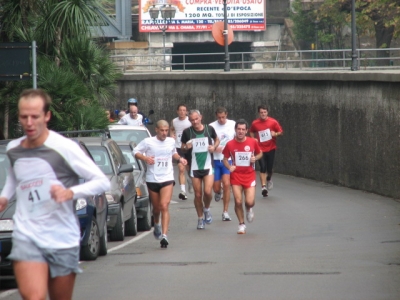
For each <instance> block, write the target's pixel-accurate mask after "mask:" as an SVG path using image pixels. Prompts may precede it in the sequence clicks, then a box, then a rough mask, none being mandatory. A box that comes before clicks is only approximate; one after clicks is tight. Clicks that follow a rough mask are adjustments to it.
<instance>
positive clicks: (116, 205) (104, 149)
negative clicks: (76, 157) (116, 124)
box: [77, 137, 137, 241]
mask: <svg viewBox="0 0 400 300" xmlns="http://www.w3.org/2000/svg"><path fill="white" fill-rule="evenodd" d="M77 139H78V140H79V141H82V142H84V143H85V145H86V146H87V148H88V149H89V151H90V153H91V155H92V156H93V159H94V161H95V163H96V165H97V166H99V168H100V169H101V170H102V171H103V173H104V174H105V175H106V176H107V177H108V178H109V179H110V182H111V189H110V190H109V191H107V192H106V198H107V202H108V220H107V228H108V231H109V233H110V240H112V241H122V240H124V237H125V235H127V236H134V235H136V234H137V217H136V209H135V203H136V201H137V194H136V186H135V181H134V178H133V174H132V172H133V167H132V165H131V164H129V163H128V162H127V161H126V160H125V157H124V155H123V154H122V152H121V149H120V148H119V147H118V145H117V144H116V142H115V141H113V140H112V139H108V138H104V137H79V138H77Z"/></svg>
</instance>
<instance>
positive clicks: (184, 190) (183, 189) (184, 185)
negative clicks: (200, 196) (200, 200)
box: [181, 184, 186, 193]
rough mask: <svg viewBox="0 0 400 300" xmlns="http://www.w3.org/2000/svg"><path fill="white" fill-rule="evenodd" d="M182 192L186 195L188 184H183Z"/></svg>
mask: <svg viewBox="0 0 400 300" xmlns="http://www.w3.org/2000/svg"><path fill="white" fill-rule="evenodd" d="M181 191H182V192H185V193H186V184H181Z"/></svg>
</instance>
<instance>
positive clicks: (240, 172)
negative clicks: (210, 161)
mask: <svg viewBox="0 0 400 300" xmlns="http://www.w3.org/2000/svg"><path fill="white" fill-rule="evenodd" d="M247 130H248V125H247V122H246V121H245V120H243V119H240V120H238V121H236V124H235V132H236V136H235V138H234V139H233V140H231V141H229V142H228V143H227V144H226V145H225V148H224V150H223V154H224V165H225V167H227V168H229V171H230V172H231V185H232V191H233V196H234V197H235V212H236V216H237V218H238V220H239V228H238V231H237V233H238V234H244V233H246V225H245V223H244V212H243V201H242V193H243V192H244V197H245V201H244V202H245V206H246V219H247V222H249V223H251V222H253V219H254V212H253V209H252V207H253V206H254V204H255V201H254V197H255V190H256V172H255V170H254V163H255V161H256V160H258V159H260V158H261V157H262V155H263V154H262V152H261V149H260V147H259V146H258V143H257V141H256V140H255V139H253V138H250V137H246V134H247ZM229 158H232V165H230V164H229Z"/></svg>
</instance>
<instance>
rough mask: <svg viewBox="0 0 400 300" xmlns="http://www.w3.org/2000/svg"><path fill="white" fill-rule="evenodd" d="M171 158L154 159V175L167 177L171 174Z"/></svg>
mask: <svg viewBox="0 0 400 300" xmlns="http://www.w3.org/2000/svg"><path fill="white" fill-rule="evenodd" d="M170 164H171V163H170V159H169V157H156V158H154V174H155V175H165V174H167V173H168V172H169V168H170Z"/></svg>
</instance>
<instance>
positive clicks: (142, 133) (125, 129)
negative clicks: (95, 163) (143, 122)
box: [108, 125, 151, 145]
mask: <svg viewBox="0 0 400 300" xmlns="http://www.w3.org/2000/svg"><path fill="white" fill-rule="evenodd" d="M108 130H109V132H110V137H111V138H112V139H113V140H114V141H116V142H117V144H118V142H122V141H130V142H135V143H136V145H137V144H139V143H140V142H141V141H142V140H144V139H145V138H147V137H150V136H151V134H150V131H149V130H148V129H147V128H146V127H145V126H130V125H108Z"/></svg>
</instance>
